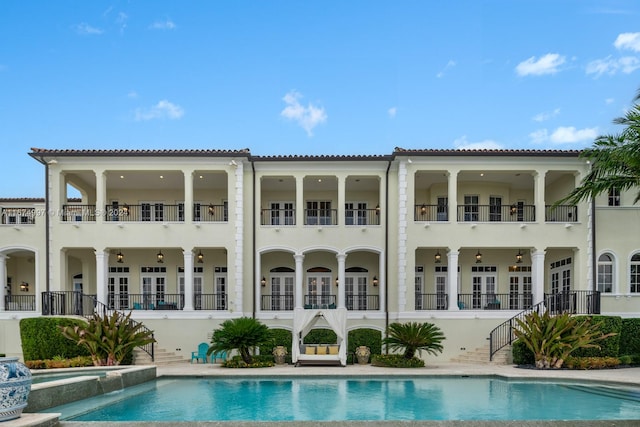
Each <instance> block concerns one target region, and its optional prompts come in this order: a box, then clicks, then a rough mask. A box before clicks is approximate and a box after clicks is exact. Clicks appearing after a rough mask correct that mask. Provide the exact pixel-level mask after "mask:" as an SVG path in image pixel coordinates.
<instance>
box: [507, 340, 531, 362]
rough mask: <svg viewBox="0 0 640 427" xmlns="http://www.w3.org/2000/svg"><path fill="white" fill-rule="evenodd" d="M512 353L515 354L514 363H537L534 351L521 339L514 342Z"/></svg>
mask: <svg viewBox="0 0 640 427" xmlns="http://www.w3.org/2000/svg"><path fill="white" fill-rule="evenodd" d="M511 353H512V355H513V364H514V365H533V364H534V363H535V357H534V356H533V352H532V351H531V350H529V348H527V346H526V345H525V343H524V342H522V341H520V340H517V341H515V342H514V343H513V344H512V346H511Z"/></svg>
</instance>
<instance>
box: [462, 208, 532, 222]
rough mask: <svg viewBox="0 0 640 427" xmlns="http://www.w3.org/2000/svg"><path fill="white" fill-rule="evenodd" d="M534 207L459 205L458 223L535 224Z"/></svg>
mask: <svg viewBox="0 0 640 427" xmlns="http://www.w3.org/2000/svg"><path fill="white" fill-rule="evenodd" d="M535 219H536V207H535V206H534V205H459V206H458V222H523V221H526V222H533V221H535Z"/></svg>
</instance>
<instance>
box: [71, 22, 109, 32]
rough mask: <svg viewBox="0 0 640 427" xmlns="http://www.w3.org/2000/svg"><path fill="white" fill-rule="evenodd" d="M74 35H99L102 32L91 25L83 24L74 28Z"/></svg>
mask: <svg viewBox="0 0 640 427" xmlns="http://www.w3.org/2000/svg"><path fill="white" fill-rule="evenodd" d="M75 29H76V33H78V34H81V35H99V34H102V33H103V31H102V30H101V29H100V28H96V27H92V26H91V25H89V24H87V23H85V22H83V23H81V24H78V25H76V26H75Z"/></svg>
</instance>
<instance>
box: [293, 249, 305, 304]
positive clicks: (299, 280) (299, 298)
mask: <svg viewBox="0 0 640 427" xmlns="http://www.w3.org/2000/svg"><path fill="white" fill-rule="evenodd" d="M293 259H295V261H296V307H295V308H302V307H303V304H304V303H303V299H304V295H303V294H302V289H303V286H302V280H303V268H304V266H303V264H302V261H304V255H294V256H293Z"/></svg>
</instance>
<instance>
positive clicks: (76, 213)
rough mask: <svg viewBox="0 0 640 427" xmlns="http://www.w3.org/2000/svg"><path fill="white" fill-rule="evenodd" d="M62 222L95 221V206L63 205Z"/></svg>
mask: <svg viewBox="0 0 640 427" xmlns="http://www.w3.org/2000/svg"><path fill="white" fill-rule="evenodd" d="M62 220H63V221H73V222H90V221H95V220H96V205H63V206H62Z"/></svg>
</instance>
